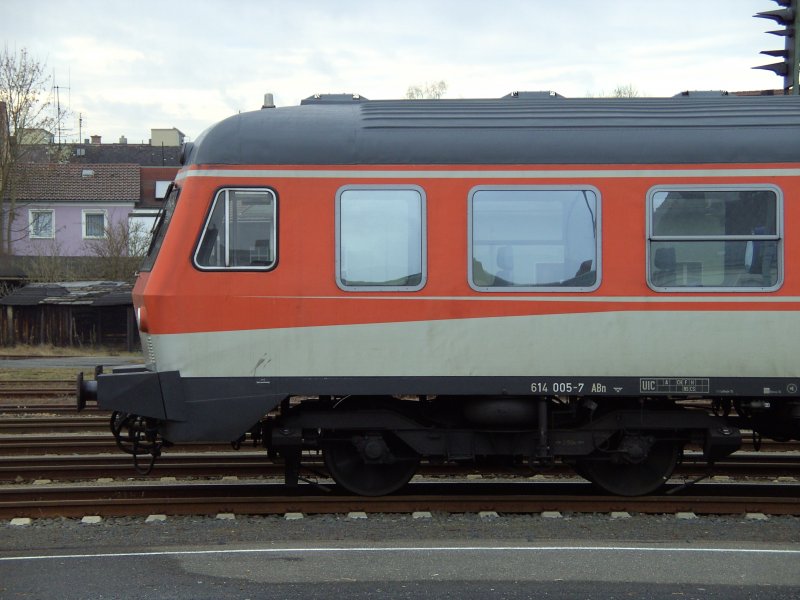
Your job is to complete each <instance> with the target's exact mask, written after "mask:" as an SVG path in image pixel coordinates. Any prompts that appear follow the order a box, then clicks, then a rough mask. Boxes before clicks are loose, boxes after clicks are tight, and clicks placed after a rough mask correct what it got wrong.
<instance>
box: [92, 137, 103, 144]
mask: <svg viewBox="0 0 800 600" xmlns="http://www.w3.org/2000/svg"><path fill="white" fill-rule="evenodd" d="M100 138H101V136H99V135H93V136H92V144H99V143H100Z"/></svg>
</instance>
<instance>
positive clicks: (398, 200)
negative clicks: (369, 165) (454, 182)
mask: <svg viewBox="0 0 800 600" xmlns="http://www.w3.org/2000/svg"><path fill="white" fill-rule="evenodd" d="M425 222H426V219H425V193H424V192H423V190H422V188H419V187H417V186H361V185H352V186H347V187H345V188H342V189H340V190H339V191H338V193H337V194H336V283H337V285H338V286H339V287H340V288H341V289H343V290H348V291H416V290H420V289H422V287H423V286H424V285H425V279H426V241H425Z"/></svg>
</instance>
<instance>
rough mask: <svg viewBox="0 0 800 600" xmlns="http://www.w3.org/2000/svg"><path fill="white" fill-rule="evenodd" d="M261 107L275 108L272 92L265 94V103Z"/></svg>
mask: <svg viewBox="0 0 800 600" xmlns="http://www.w3.org/2000/svg"><path fill="white" fill-rule="evenodd" d="M261 108H275V101H274V100H273V97H272V94H264V104H262V105H261Z"/></svg>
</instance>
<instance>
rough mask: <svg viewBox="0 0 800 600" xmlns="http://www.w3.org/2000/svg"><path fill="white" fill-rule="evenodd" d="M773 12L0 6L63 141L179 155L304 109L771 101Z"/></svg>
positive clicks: (560, 2)
mask: <svg viewBox="0 0 800 600" xmlns="http://www.w3.org/2000/svg"><path fill="white" fill-rule="evenodd" d="M776 8H778V6H777V5H776V4H775V3H774V2H772V1H770V0H569V1H567V0H491V1H489V0H419V1H418V0H394V1H382V0H371V1H367V0H363V1H362V0H331V1H323V0H298V1H296V2H295V1H292V0H223V1H212V0H208V1H203V0H193V1H190V2H175V1H170V0H161V1H158V2H155V1H151V0H138V1H135V2H131V1H129V0H125V1H119V0H103V1H93V0H84V1H73V0H0V40H2V41H3V42H4V44H6V45H7V46H8V47H9V49H11V50H14V49H16V50H19V49H21V48H27V49H28V50H29V51H30V52H31V53H32V54H33V55H34V56H35V57H36V58H38V59H39V60H40V61H41V62H43V63H45V64H46V65H47V70H48V73H50V74H51V75H52V74H54V77H55V84H57V85H58V86H59V87H60V88H61V90H60V93H59V96H60V101H61V104H62V106H63V105H68V107H69V108H70V109H71V111H72V112H73V113H74V115H75V116H74V118H73V119H69V120H68V121H67V122H66V123H65V127H66V128H67V129H68V130H69V131H68V132H65V135H68V136H69V137H70V139H73V140H74V139H77V138H78V135H79V133H78V115H79V114H80V115H81V116H82V128H81V132H80V135H81V137H82V138H86V137H88V136H89V135H93V134H99V135H102V136H103V142H116V141H117V140H118V139H119V137H120V136H122V135H125V136H126V137H127V138H128V140H129V142H131V143H134V142H141V141H147V140H148V138H149V137H150V129H151V128H164V127H167V128H168V127H177V128H178V129H180V130H181V131H183V132H184V133H185V134H186V135H187V136H188V137H189V139H194V138H196V137H197V136H198V135H199V134H200V133H201V132H202V131H203V130H204V129H205V128H206V127H208V126H209V125H211V124H212V123H214V122H216V121H219V120H220V119H223V118H225V117H227V116H229V115H231V114H233V113H235V112H239V111H247V110H254V109H258V108H260V106H261V103H262V99H263V95H264V93H265V92H272V93H273V94H274V97H275V103H276V104H277V105H278V106H285V105H294V104H297V103H299V101H300V100H301V99H302V98H305V97H307V96H310V95H312V94H315V93H340V92H347V93H359V94H361V95H363V96H366V97H367V98H370V99H386V98H401V97H403V96H404V95H405V93H406V91H407V89H408V87H409V86H410V85H415V84H418V85H423V84H425V83H426V82H434V81H439V80H444V81H445V82H446V83H447V85H448V91H447V94H446V96H445V97H447V98H478V97H480V98H494V97H500V96H503V95H505V94H507V93H509V92H512V91H516V90H554V91H557V92H558V93H560V94H562V95H564V96H571V97H576V96H586V95H587V94H592V95H599V94H602V93H610V92H611V91H612V90H613V89H614V88H615V87H616V86H618V85H628V84H630V85H633V86H634V87H635V88H636V89H637V90H638V91H639V92H640V94H642V95H647V96H671V95H673V94H675V93H677V92H680V91H682V90H687V89H688V90H697V89H723V90H729V91H738V90H756V89H773V88H780V87H781V85H782V79H781V78H779V77H778V76H776V75H774V74H773V73H771V72H767V71H760V70H753V69H752V67H754V66H756V65H761V64H766V63H769V62H774V59H771V58H770V57H767V56H763V55H759V52H760V51H761V50H767V49H777V48H780V47H782V45H783V40H782V39H781V38H778V37H776V36H771V35H767V34H766V33H764V32H765V31H767V30H769V29H775V27H774V24H773V23H772V22H771V21H767V20H764V19H755V18H753V14H755V13H756V12H759V11H764V10H774V9H776Z"/></svg>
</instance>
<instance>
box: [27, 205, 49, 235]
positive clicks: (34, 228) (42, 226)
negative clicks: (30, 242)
mask: <svg viewBox="0 0 800 600" xmlns="http://www.w3.org/2000/svg"><path fill="white" fill-rule="evenodd" d="M54 221H55V216H54V213H53V211H52V210H29V211H28V223H29V224H30V226H29V229H28V232H29V233H28V235H30V237H31V238H45V239H53V238H54V237H55V223H54Z"/></svg>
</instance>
